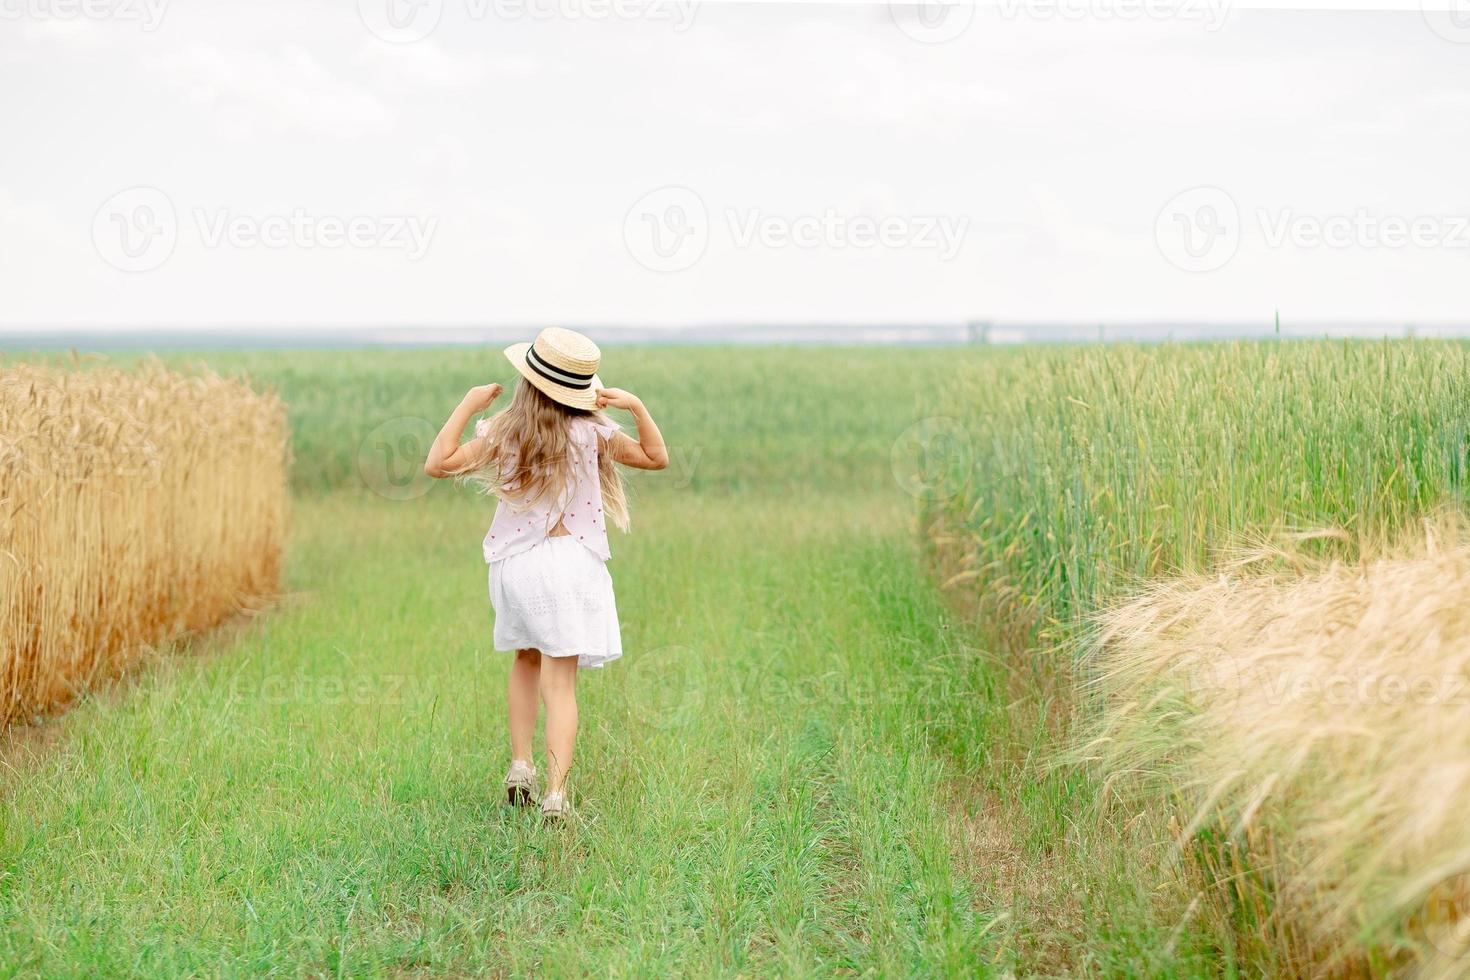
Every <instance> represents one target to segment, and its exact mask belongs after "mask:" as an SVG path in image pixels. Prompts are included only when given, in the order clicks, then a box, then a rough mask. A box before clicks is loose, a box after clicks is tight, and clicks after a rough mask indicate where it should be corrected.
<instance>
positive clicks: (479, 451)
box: [424, 327, 669, 819]
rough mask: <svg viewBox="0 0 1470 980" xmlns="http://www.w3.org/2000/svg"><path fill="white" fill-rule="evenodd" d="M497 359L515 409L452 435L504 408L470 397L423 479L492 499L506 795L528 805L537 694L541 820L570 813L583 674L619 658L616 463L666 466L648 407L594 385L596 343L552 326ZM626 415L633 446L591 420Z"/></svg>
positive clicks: (488, 388) (491, 394)
mask: <svg viewBox="0 0 1470 980" xmlns="http://www.w3.org/2000/svg"><path fill="white" fill-rule="evenodd" d="M505 356H506V357H507V358H508V359H509V360H510V363H511V364H512V365H513V366H514V367H515V369H516V370H517V371H519V372H520V374H521V380H520V381H519V382H518V383H517V385H516V393H515V397H514V398H513V399H512V400H511V403H510V407H509V408H507V409H506V410H505V411H503V412H500V413H498V414H496V415H495V416H493V417H492V418H489V419H481V420H480V421H479V422H478V423H476V425H475V437H474V438H473V439H471V440H470V441H469V442H467V443H465V444H464V445H462V446H461V445H460V444H459V440H460V436H461V434H462V433H463V432H464V427H465V425H466V424H467V423H468V422H469V420H470V418H471V417H473V416H475V415H477V414H479V413H480V412H483V411H485V410H486V409H488V408H489V407H490V404H491V403H492V402H494V401H495V399H496V398H497V397H499V395H500V393H501V391H502V388H501V386H500V385H498V384H489V385H481V386H479V387H478V388H471V389H470V391H469V393H468V394H467V395H465V396H464V399H463V400H462V401H461V402H460V403H459V407H458V408H456V409H455V410H454V412H453V414H451V415H450V416H449V421H447V422H445V423H444V428H442V429H440V430H439V435H438V437H437V438H436V439H435V440H434V444H433V445H432V446H431V447H429V458H428V460H427V461H426V462H425V463H424V472H425V473H427V474H428V475H429V476H432V477H436V478H443V477H447V476H461V477H469V478H470V479H473V480H474V481H476V482H477V483H479V484H480V485H481V486H482V487H484V488H485V489H486V490H487V491H489V492H491V493H494V494H495V495H496V496H498V497H499V498H500V500H499V503H498V504H497V505H496V507H495V519H494V521H493V522H492V523H491V525H490V530H489V532H488V533H486V535H485V541H484V547H483V550H484V554H485V561H486V562H487V563H488V564H489V565H490V603H491V605H492V606H494V608H495V648H496V649H497V650H514V651H515V659H514V660H513V661H512V662H511V667H510V684H509V691H508V702H509V714H510V755H511V763H510V772H509V773H507V774H506V777H505V790H506V794H507V797H508V798H509V800H510V802H511V803H512V804H515V805H519V806H524V805H526V804H529V803H530V802H532V800H533V799H534V798H535V795H536V785H535V782H536V767H535V766H534V765H533V764H532V762H531V739H532V736H533V734H534V732H535V730H536V710H537V703H536V697H537V692H538V691H539V693H540V696H541V700H543V701H545V702H546V754H547V758H548V762H547V778H546V795H545V796H544V797H542V798H541V813H542V815H543V816H545V817H549V818H553V819H559V818H561V817H562V816H563V815H564V813H565V811H566V809H567V802H566V784H567V773H568V772H570V771H571V767H572V747H573V743H574V742H575V741H576V737H577V696H576V682H577V668H578V667H601V666H602V665H603V664H605V663H607V662H608V661H611V660H616V659H617V658H618V657H620V656H622V654H623V645H622V637H621V636H620V634H619V632H618V614H617V607H616V605H615V604H614V601H613V590H612V578H611V577H610V576H609V575H608V573H607V567H606V565H605V564H604V563H605V562H606V561H607V560H608V557H609V554H608V547H607V521H608V520H609V519H610V520H611V521H612V522H613V523H614V524H616V525H617V526H618V527H619V528H620V529H622V530H627V527H628V505H627V498H626V497H625V496H624V493H623V482H622V478H621V477H620V476H619V474H618V471H617V469H616V468H615V467H614V465H613V464H614V462H618V463H622V464H624V465H625V466H631V467H634V468H635V469H640V470H661V469H663V468H664V467H665V466H667V465H668V464H669V455H668V452H667V450H666V449H665V448H664V440H663V436H661V435H660V434H659V431H658V426H657V425H655V424H654V422H653V418H652V417H651V416H649V414H648V409H646V408H644V407H643V402H641V401H639V400H638V398H637V397H635V396H634V395H630V394H629V393H628V392H626V391H623V390H621V389H619V388H604V387H602V381H601V379H600V378H598V377H597V367H598V364H599V362H600V361H601V359H602V355H601V352H600V351H599V350H598V349H597V345H596V344H594V343H593V342H592V341H591V340H588V339H587V338H586V337H584V336H582V335H581V334H579V333H576V332H574V331H571V330H563V329H560V328H558V327H551V328H548V329H546V330H543V331H541V333H540V334H539V335H538V336H537V337H536V342H535V343H534V344H514V345H512V346H510V347H507V348H506V349H505ZM607 407H612V408H621V409H625V410H627V411H629V412H632V413H633V421H634V423H635V424H636V425H637V427H638V438H637V439H636V440H634V439H631V438H629V437H628V436H627V435H626V434H624V433H623V432H622V431H621V430H620V429H619V428H618V427H617V426H616V425H615V424H613V423H612V422H610V421H609V420H608V418H607V416H605V415H603V414H602V412H601V411H599V409H603V408H607Z"/></svg>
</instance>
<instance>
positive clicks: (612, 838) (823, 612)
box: [0, 349, 1229, 977]
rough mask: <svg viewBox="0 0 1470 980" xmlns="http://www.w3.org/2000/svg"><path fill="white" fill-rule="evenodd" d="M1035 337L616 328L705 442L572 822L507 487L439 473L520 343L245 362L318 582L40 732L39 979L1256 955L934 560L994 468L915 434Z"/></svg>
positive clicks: (14, 842) (984, 965) (22, 884)
mask: <svg viewBox="0 0 1470 980" xmlns="http://www.w3.org/2000/svg"><path fill="white" fill-rule="evenodd" d="M996 356H998V355H996V354H993V353H990V352H983V351H977V350H963V351H955V350H918V351H896V352H895V351H878V350H870V351H829V350H823V351H815V352H814V351H806V350H801V349H796V350H774V349H772V350H720V349H691V350H680V349H659V350H647V349H611V350H609V351H608V353H607V358H606V363H607V367H606V369H605V371H604V377H605V378H606V379H607V380H608V383H615V384H619V385H620V386H625V387H628V388H630V389H632V390H634V391H636V392H638V393H640V394H642V395H643V396H644V397H645V399H646V401H647V402H648V404H649V405H650V407H651V408H652V410H653V411H654V412H655V414H656V415H657V416H658V417H659V419H660V421H661V423H662V424H663V425H664V428H665V432H666V434H667V436H668V438H669V441H670V444H671V446H672V447H673V450H674V465H673V466H672V467H671V468H670V470H669V471H666V472H665V473H662V474H652V475H647V476H640V478H639V479H637V480H636V481H635V497H634V528H633V529H634V533H633V534H632V535H631V536H629V537H623V536H615V537H614V540H613V550H614V558H613V563H612V566H611V567H612V571H613V576H614V580H615V582H616V585H617V590H618V602H619V611H620V615H621V619H622V621H623V628H624V642H625V648H626V649H627V650H628V656H627V657H626V658H625V659H624V660H623V661H621V662H619V663H616V664H613V665H611V666H609V667H607V668H606V669H604V670H603V671H600V672H588V673H584V674H583V675H582V685H581V692H580V693H581V700H582V707H583V710H582V725H583V727H582V735H581V739H580V741H579V746H578V753H579V755H578V760H577V764H576V771H575V772H574V776H573V780H574V787H575V790H576V794H577V800H578V803H579V819H578V820H577V821H575V822H574V823H572V824H571V825H569V826H566V827H562V828H559V829H556V830H548V829H546V828H543V827H542V826H540V824H539V822H538V821H537V820H536V819H535V818H534V817H532V816H531V815H529V814H526V813H522V812H513V811H510V810H508V809H506V808H504V807H502V806H501V805H500V803H499V780H500V778H501V776H502V775H503V772H504V768H505V765H506V763H507V761H508V759H507V750H506V746H505V736H504V693H503V685H504V678H505V671H506V667H507V664H506V661H505V659H504V657H503V656H502V655H498V654H495V653H492V652H491V651H490V650H489V646H490V618H489V616H490V610H489V605H488V601H487V599H486V595H485V568H484V565H483V564H482V562H481V560H480V557H479V538H480V536H481V535H482V534H483V531H484V528H485V526H486V525H487V524H488V521H489V517H490V508H491V504H490V503H489V502H488V501H486V500H483V499H477V498H475V497H474V496H473V495H472V494H471V493H470V492H469V491H468V490H465V489H462V488H455V487H453V486H452V485H449V484H439V485H435V486H433V487H432V488H427V487H423V486H420V485H419V484H416V483H415V482H414V481H413V479H411V476H412V466H413V464H415V463H416V461H417V460H416V458H415V455H416V454H418V453H421V451H422V448H423V443H422V439H423V438H425V436H424V435H423V433H424V432H425V431H428V432H432V430H433V428H436V427H437V425H438V423H439V421H440V419H441V417H442V415H444V414H446V413H447V412H448V410H449V409H450V408H451V407H452V406H453V404H454V403H455V401H456V400H457V399H458V397H459V395H460V394H461V393H462V391H463V389H465V388H467V387H468V386H469V385H470V384H472V383H479V382H482V381H485V380H508V378H509V375H510V372H509V368H508V367H506V366H503V360H501V359H500V356H499V354H498V352H493V351H491V352H478V353H476V352H469V353H466V352H457V351H422V352H407V353H393V354H386V353H353V352H348V353H342V352H331V353H312V352H293V353H290V354H272V353H254V354H248V355H220V356H214V357H211V359H210V360H211V363H212V364H214V365H215V366H216V367H218V368H219V369H221V370H224V371H235V370H241V369H243V370H247V371H249V373H250V374H251V375H252V376H253V377H255V378H256V379H258V380H260V381H263V382H266V383H269V384H272V385H274V386H276V387H277V388H278V389H279V390H280V391H281V393H282V394H283V396H284V397H285V398H286V399H287V401H288V402H289V403H290V405H291V409H292V426H293V432H294V445H295V452H296V457H297V461H296V476H295V484H296V488H297V499H296V504H295V509H294V515H293V516H294V519H293V525H294V534H293V541H292V549H291V556H290V562H289V573H288V578H289V581H288V585H289V588H290V590H291V595H290V597H289V598H288V599H287V600H286V601H285V602H283V603H282V605H281V606H280V607H279V608H278V609H276V610H274V611H272V612H270V613H268V614H267V615H264V616H262V617H259V618H257V619H255V620H254V621H252V622H251V623H250V624H249V625H248V626H246V627H245V628H243V629H241V630H238V631H235V632H231V633H227V634H225V635H223V636H221V637H218V638H216V639H213V640H210V641H207V642H202V643H198V644H196V647H198V648H200V649H197V650H194V651H188V650H185V651H182V652H181V653H180V654H179V655H178V656H173V657H169V658H167V659H166V660H164V661H163V662H161V663H160V664H159V665H157V666H156V667H154V668H153V669H151V670H149V671H148V672H146V673H145V674H144V675H143V676H141V677H140V678H138V679H137V680H136V681H135V682H131V683H129V684H126V685H123V686H121V687H120V688H118V689H114V690H109V691H105V692H103V693H101V694H100V695H98V696H95V697H91V698H88V699H86V700H85V701H84V702H83V703H82V704H81V705H80V706H79V707H78V708H77V709H76V710H74V711H73V712H71V713H70V714H69V715H67V716H66V717H65V718H64V719H63V720H61V721H59V722H56V723H53V724H51V725H48V731H52V732H54V738H49V739H44V740H41V739H36V738H23V739H22V740H21V741H20V743H19V744H18V745H16V746H12V748H11V750H10V752H9V753H8V757H9V760H10V763H11V771H10V772H9V774H8V775H7V776H6V777H5V779H4V784H3V789H0V916H3V922H4V925H3V926H0V972H5V973H15V974H27V975H77V976H80V975H99V974H102V975H133V976H148V977H155V976H166V975H177V974H185V973H204V974H224V975H245V974H251V975H253V974H258V973H275V974H284V975H302V974H308V975H326V974H334V975H401V974H405V973H448V974H463V973H494V974H503V973H531V972H536V973H548V974H554V975H561V974H579V973H585V974H594V975H602V974H607V973H611V974H619V975H628V974H636V975H671V974H672V975H680V974H695V975H705V974H717V975H730V974H746V975H765V974H770V973H778V974H790V975H832V974H872V975H882V976H890V975H949V976H976V975H981V976H984V975H990V974H994V973H1004V972H1009V971H1020V972H1035V971H1048V972H1055V973H1066V974H1073V975H1076V974H1092V975H1102V976H1115V975H1133V976H1161V977H1162V976H1189V975H1212V974H1216V973H1218V972H1221V970H1222V969H1228V967H1221V966H1220V964H1221V963H1222V962H1226V960H1225V959H1223V958H1227V957H1228V955H1229V953H1228V950H1223V949H1221V948H1219V947H1218V946H1217V945H1216V942H1217V939H1216V938H1215V937H1212V936H1211V935H1210V934H1209V933H1208V932H1206V931H1202V930H1200V929H1197V928H1196V927H1195V923H1194V922H1193V921H1192V920H1185V921H1183V923H1182V924H1181V920H1180V912H1181V909H1182V901H1181V899H1180V896H1178V895H1176V894H1174V893H1172V892H1161V891H1160V890H1158V889H1157V887H1156V885H1155V882H1154V881H1153V879H1152V877H1151V876H1150V875H1149V874H1148V873H1145V872H1146V869H1147V868H1149V867H1152V866H1153V865H1154V864H1157V863H1159V862H1160V861H1161V860H1164V858H1160V857H1157V856H1155V855H1153V854H1151V853H1147V852H1145V851H1144V850H1143V844H1141V843H1140V842H1139V841H1138V840H1136V839H1134V838H1130V837H1129V836H1128V834H1127V833H1126V831H1120V830H1119V829H1118V828H1115V827H1112V826H1111V825H1108V824H1106V823H1104V824H1098V823H1096V822H1094V821H1093V817H1092V811H1091V801H1092V798H1093V795H1094V793H1095V787H1093V786H1092V785H1091V784H1090V783H1089V782H1088V781H1087V779H1086V778H1085V777H1084V776H1081V775H1079V774H1076V773H1073V772H1069V771H1066V770H1061V769H1058V768H1056V767H1055V766H1054V765H1053V764H1052V762H1053V757H1054V754H1055V750H1056V749H1057V747H1058V746H1057V744H1056V740H1055V733H1054V732H1053V731H1052V730H1051V728H1050V727H1049V725H1048V716H1049V714H1050V707H1049V705H1048V704H1047V702H1046V700H1045V699H1046V698H1047V697H1049V696H1050V694H1049V693H1048V692H1047V691H1046V690H1045V689H1042V688H1038V687H1036V686H1035V685H1032V684H1031V682H1030V679H1029V675H1026V674H1015V673H1013V672H1011V671H1010V670H1009V669H1008V668H1007V667H1006V666H1005V665H1004V664H1003V663H1002V662H1000V661H999V660H998V659H997V658H996V657H995V656H994V655H992V653H990V652H989V651H988V650H987V649H986V642H987V641H986V640H985V639H984V638H985V637H986V635H987V634H986V632H985V630H984V629H976V628H974V627H973V626H972V625H971V624H968V623H967V622H965V621H964V620H963V619H962V618H961V617H960V616H958V615H957V614H956V613H955V612H954V611H952V610H951V608H950V607H949V606H948V605H947V604H946V603H945V601H944V599H943V597H942V596H941V594H940V592H939V591H938V590H937V589H936V588H935V587H934V585H933V584H932V582H931V581H930V579H929V576H928V569H927V567H926V557H925V555H924V553H923V551H922V549H921V548H920V547H919V544H918V538H917V535H916V534H915V515H916V511H917V507H916V501H915V499H914V497H912V496H911V495H909V493H907V492H905V489H904V488H909V489H912V488H913V487H914V485H915V483H916V482H917V483H918V484H927V482H928V481H931V480H932V479H933V475H932V471H933V468H934V466H935V465H936V463H937V465H939V466H940V467H941V468H942V467H944V466H946V465H949V463H951V462H952V459H951V457H950V455H948V454H947V452H946V451H945V448H944V444H943V443H942V441H941V442H936V441H935V440H932V439H930V438H929V435H930V434H931V430H932V428H933V425H934V423H932V422H929V423H923V424H922V425H921V426H920V428H919V429H918V430H914V429H913V428H912V426H914V425H915V424H916V423H919V422H920V420H922V419H924V418H927V417H929V416H931V415H934V414H935V413H936V412H943V411H947V409H945V408H943V407H936V406H935V402H936V401H937V399H938V396H939V394H941V393H942V392H944V391H945V390H947V388H948V386H949V385H951V384H952V383H953V379H954V377H955V374H956V372H957V371H958V372H959V373H960V374H961V375H969V374H971V373H973V372H984V371H988V370H993V369H994V368H993V367H992V362H991V360H990V359H991V358H993V357H996ZM171 360H175V361H186V360H194V358H172V359H171ZM996 363H997V364H1001V363H1004V362H996ZM482 370H483V371H484V372H486V373H484V374H482V373H480V372H481V371H482ZM973 394H974V396H975V397H977V398H979V397H990V396H989V395H988V394H987V393H984V392H980V391H974V392H973ZM395 419H408V420H410V421H409V423H407V424H404V425H399V424H398V423H394V422H393V420H395ZM414 420H417V421H414ZM385 424H389V425H388V428H387V429H386V430H385V429H383V428H382V427H383V426H384V425H385ZM395 425H398V427H397V428H394V427H393V426H395ZM426 427H427V428H426ZM384 431H386V432H388V433H389V436H388V437H383V436H382V433H383V432H384ZM939 431H940V432H941V433H943V432H944V431H945V430H944V426H943V424H942V423H940V430H939ZM375 432H377V433H378V435H375V434H374V433H375ZM906 433H907V434H906ZM916 433H917V436H916ZM895 447H897V449H896V450H895ZM925 448H927V449H928V450H929V452H928V453H927V455H926V454H923V453H916V452H915V450H916V449H925ZM681 457H682V460H683V462H682V464H681ZM931 457H933V458H931ZM400 478H401V479H400ZM375 490H376V491H380V492H386V493H387V494H388V496H383V495H382V493H380V492H374V491H375ZM420 491H424V492H420ZM391 497H402V498H404V499H390V498H391Z"/></svg>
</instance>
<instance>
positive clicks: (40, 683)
mask: <svg viewBox="0 0 1470 980" xmlns="http://www.w3.org/2000/svg"><path fill="white" fill-rule="evenodd" d="M288 464H289V459H288V436H287V427H286V413H285V406H284V405H283V403H282V402H281V401H280V400H279V399H278V398H277V397H276V396H275V395H273V394H269V393H267V394H261V393H257V392H254V391H252V390H251V389H250V387H249V386H248V385H247V384H245V383H244V382H242V381H236V380H230V379H225V378H221V377H219V376H217V375H214V374H203V375H197V376H186V375H182V374H177V373H174V372H170V371H167V370H165V369H163V368H162V367H161V366H159V365H157V364H149V365H146V366H144V367H142V368H141V369H139V370H137V371H122V370H118V369H113V368H98V369H93V370H86V371H64V370H59V369H54V368H47V367H41V366H35V365H13V366H6V367H5V368H4V369H3V370H0V725H3V724H8V723H10V722H11V721H13V720H16V719H24V718H30V717H31V716H33V715H34V714H36V713H37V712H41V711H44V710H47V709H49V708H52V707H55V706H58V705H62V704H64V703H66V702H67V701H69V700H71V699H72V698H74V697H75V696H76V695H77V694H78V693H79V692H81V691H83V690H86V689H87V688H88V686H89V685H91V684H93V683H94V682H95V681H97V680H98V679H100V678H103V677H107V676H110V675H114V674H116V673H117V672H119V671H121V670H123V669H125V668H126V667H127V666H128V665H129V664H130V663H132V662H134V661H136V660H137V659H138V658H139V657H140V656H141V655H142V654H143V653H144V652H146V651H147V650H148V649H149V648H151V647H153V646H156V645H157V644H160V643H163V642H165V641H167V640H168V639H170V638H172V637H175V636H177V635H179V634H181V633H184V632H189V631H194V630H200V629H204V628H207V627H209V626H213V625H215V624H217V623H219V622H221V621H222V620H224V619H226V618H227V617H229V616H231V615H233V614H235V613H237V612H239V611H241V610H242V609H247V608H249V607H251V606H252V604H255V603H258V602H259V601H260V600H261V599H262V598H263V597H266V596H269V595H271V594H273V593H274V592H275V591H276V590H277V588H278V584H279V576H280V569H281V555H282V548H283V544H284V537H285V532H286V517H287V493H286V477H287V466H288Z"/></svg>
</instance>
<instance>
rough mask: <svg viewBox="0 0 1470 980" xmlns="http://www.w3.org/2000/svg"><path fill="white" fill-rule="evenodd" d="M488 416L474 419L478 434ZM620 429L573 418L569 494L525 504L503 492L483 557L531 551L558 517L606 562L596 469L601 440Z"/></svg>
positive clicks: (607, 553) (604, 526) (490, 559)
mask: <svg viewBox="0 0 1470 980" xmlns="http://www.w3.org/2000/svg"><path fill="white" fill-rule="evenodd" d="M489 424H490V420H489V419H481V420H480V421H478V422H476V423H475V435H476V436H483V435H484V434H485V427H486V426H488V425H489ZM617 432H618V427H617V426H616V425H612V424H604V423H600V422H596V421H594V420H592V419H591V418H576V419H573V420H572V423H571V430H570V435H571V441H572V454H573V455H572V476H573V481H572V485H571V487H570V488H569V489H570V493H566V494H564V495H563V496H561V497H559V498H558V499H556V500H545V499H543V500H540V501H538V502H536V503H535V504H532V505H531V506H529V507H522V506H520V505H518V504H517V503H515V502H514V501H511V500H507V499H506V498H504V497H501V498H500V501H499V502H498V503H497V504H496V505H495V519H494V520H493V521H492V522H491V523H490V530H489V531H488V532H486V534H485V544H484V552H485V561H486V562H497V561H503V560H504V559H506V558H509V557H510V556H511V555H517V554H520V553H521V552H522V551H528V550H530V549H531V548H534V547H535V546H536V545H538V544H540V543H541V542H542V541H544V540H546V537H547V535H548V534H549V533H550V532H551V530H552V528H554V527H556V522H557V520H558V519H560V520H561V521H562V522H563V523H565V524H566V528H567V531H568V532H570V533H571V536H572V537H573V538H575V539H576V540H578V541H580V542H582V543H583V544H584V545H586V546H587V549H588V550H589V551H591V552H592V553H593V554H594V555H596V556H597V557H598V558H601V559H602V560H603V561H607V560H608V559H609V558H611V557H612V553H611V552H610V551H608V547H607V521H606V520H605V519H604V518H603V516H602V478H601V477H600V476H598V473H597V456H598V453H599V449H598V439H599V437H601V438H603V439H611V438H612V437H613V436H614V435H615V434H616V433H617Z"/></svg>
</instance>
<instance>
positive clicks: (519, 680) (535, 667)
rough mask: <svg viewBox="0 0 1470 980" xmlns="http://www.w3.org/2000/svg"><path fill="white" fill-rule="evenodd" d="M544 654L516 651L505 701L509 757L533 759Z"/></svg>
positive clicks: (531, 651)
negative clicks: (532, 749) (542, 655)
mask: <svg viewBox="0 0 1470 980" xmlns="http://www.w3.org/2000/svg"><path fill="white" fill-rule="evenodd" d="M540 680H541V653H540V652H539V651H537V650H517V651H516V655H515V660H513V661H511V665H510V682H509V684H508V685H507V690H506V695H507V697H506V701H507V704H508V705H509V712H508V713H509V715H510V757H511V760H512V761H515V760H517V759H519V760H521V761H524V762H530V761H531V742H532V740H533V739H534V738H535V737H536V711H537V709H538V708H539V707H540V705H539V704H538V703H537V700H536V692H537V691H538V690H539V689H540Z"/></svg>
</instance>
